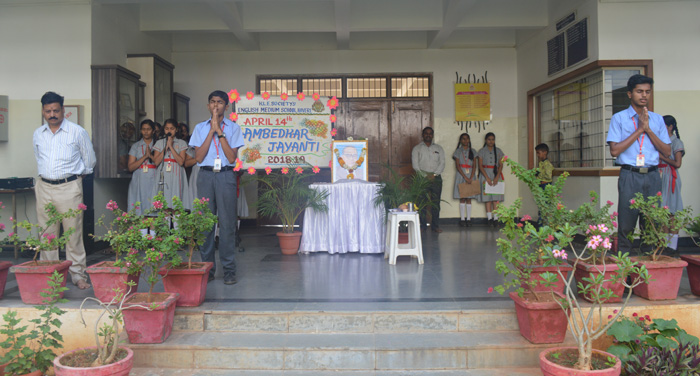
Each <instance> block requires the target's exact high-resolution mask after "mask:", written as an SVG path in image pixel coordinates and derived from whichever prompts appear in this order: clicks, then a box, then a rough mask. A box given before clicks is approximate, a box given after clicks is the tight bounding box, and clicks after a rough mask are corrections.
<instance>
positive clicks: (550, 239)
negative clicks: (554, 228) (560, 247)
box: [545, 234, 554, 242]
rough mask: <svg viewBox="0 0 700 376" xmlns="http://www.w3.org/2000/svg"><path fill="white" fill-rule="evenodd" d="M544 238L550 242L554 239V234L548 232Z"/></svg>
mask: <svg viewBox="0 0 700 376" xmlns="http://www.w3.org/2000/svg"><path fill="white" fill-rule="evenodd" d="M545 240H546V241H547V242H552V241H553V240H554V235H552V234H549V235H548V236H547V239H545Z"/></svg>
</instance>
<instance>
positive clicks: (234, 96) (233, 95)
mask: <svg viewBox="0 0 700 376" xmlns="http://www.w3.org/2000/svg"><path fill="white" fill-rule="evenodd" d="M228 99H229V100H230V101H231V102H238V101H240V100H241V96H240V94H238V90H236V89H233V90H231V91H229V92H228Z"/></svg>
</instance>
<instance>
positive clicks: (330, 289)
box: [0, 225, 697, 310]
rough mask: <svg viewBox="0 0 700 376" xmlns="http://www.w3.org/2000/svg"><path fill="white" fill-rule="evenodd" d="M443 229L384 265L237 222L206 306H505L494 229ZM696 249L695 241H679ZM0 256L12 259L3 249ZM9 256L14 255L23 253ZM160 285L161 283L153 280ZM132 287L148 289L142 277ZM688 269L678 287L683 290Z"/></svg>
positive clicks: (14, 294) (12, 293) (9, 291)
mask: <svg viewBox="0 0 700 376" xmlns="http://www.w3.org/2000/svg"><path fill="white" fill-rule="evenodd" d="M443 229H444V232H443V233H442V234H435V233H432V232H430V231H428V232H427V233H425V234H424V235H423V253H424V258H425V264H423V265H419V264H418V263H417V261H416V259H413V258H410V257H399V258H398V260H397V263H396V265H389V263H388V262H387V261H386V260H385V259H384V257H383V255H382V254H355V253H353V254H334V255H329V254H327V253H314V254H299V255H295V256H283V255H281V254H280V251H279V248H278V245H277V244H278V243H277V237H276V236H275V232H276V231H277V229H274V228H243V229H242V231H241V235H242V238H243V241H242V244H241V245H242V246H243V247H244V248H245V252H243V253H240V252H237V253H236V259H237V263H238V264H237V265H238V266H237V268H238V284H236V285H233V286H227V285H224V284H223V280H222V279H221V277H222V271H221V269H220V267H219V270H218V271H217V274H216V275H217V279H216V280H215V281H214V282H211V283H210V284H209V286H208V289H207V300H206V302H205V305H206V306H209V307H213V306H219V307H221V308H223V307H228V306H230V307H235V308H236V309H254V310H261V309H263V310H266V309H270V310H277V309H311V310H317V309H343V310H367V309H369V310H372V309H377V307H378V306H381V307H382V308H384V309H387V308H388V309H409V310H410V309H426V308H429V309H459V308H464V307H470V308H483V309H493V308H503V307H511V306H512V303H511V302H510V299H509V298H508V297H507V296H501V295H498V294H496V293H492V294H488V293H487V289H488V287H490V286H494V285H495V284H498V283H499V281H500V280H501V277H500V276H499V275H497V274H496V272H495V271H494V263H495V261H496V259H497V258H498V254H497V251H496V239H497V238H498V237H499V235H500V233H499V232H498V230H496V229H493V228H490V227H486V226H474V227H469V228H463V227H457V226H456V225H452V226H449V225H446V226H444V227H443ZM684 251H687V252H697V250H696V249H695V248H688V249H684ZM0 256H1V257H2V258H3V259H8V260H11V259H12V252H11V251H8V250H6V251H5V252H3V253H2V254H0ZM106 259H109V256H106V255H104V254H102V252H95V253H93V254H92V255H90V256H89V257H88V265H92V264H95V263H97V262H99V261H103V260H106ZM25 260H26V259H24V260H22V259H20V260H14V262H15V263H19V262H22V261H25ZM68 286H69V287H70V290H69V291H67V292H66V297H67V298H68V299H69V300H71V303H75V304H79V302H80V301H81V300H82V298H83V297H85V296H92V290H91V289H90V290H85V291H81V290H78V289H77V288H76V287H75V286H73V285H72V284H70V283H68ZM156 290H162V284H160V283H159V284H158V285H157V286H156ZM139 291H147V286H146V285H145V282H144V281H143V280H142V281H141V284H140V286H139ZM688 293H689V287H688V282H687V277H684V280H683V282H682V283H681V291H680V295H683V294H688ZM13 302H17V303H18V304H21V302H19V291H18V289H17V284H16V282H15V280H14V276H13V275H12V274H10V276H9V278H8V283H7V287H6V289H5V298H4V299H3V300H2V304H12V303H13Z"/></svg>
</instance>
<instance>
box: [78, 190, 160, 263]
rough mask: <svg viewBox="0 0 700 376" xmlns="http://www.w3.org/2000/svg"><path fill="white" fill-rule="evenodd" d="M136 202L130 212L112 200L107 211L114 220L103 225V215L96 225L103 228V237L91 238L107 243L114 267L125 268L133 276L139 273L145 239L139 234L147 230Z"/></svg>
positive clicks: (94, 236) (138, 204)
mask: <svg viewBox="0 0 700 376" xmlns="http://www.w3.org/2000/svg"><path fill="white" fill-rule="evenodd" d="M140 205H141V203H139V202H137V203H135V204H134V207H133V208H131V210H129V211H128V212H127V211H123V210H121V209H120V208H119V205H117V203H116V202H115V201H113V200H110V201H109V202H108V203H107V210H109V211H111V212H112V215H113V216H114V219H113V220H112V222H110V223H109V225H107V224H105V218H106V216H105V215H103V216H102V217H100V219H99V220H98V221H97V224H98V225H100V226H102V227H104V228H105V229H106V230H107V232H106V234H105V235H102V236H96V235H93V234H91V236H92V237H93V238H94V239H96V240H100V241H107V242H109V245H110V246H111V247H112V250H113V251H114V266H117V267H125V268H127V273H129V274H131V275H134V274H137V273H138V272H140V271H141V268H142V264H141V263H140V262H139V256H138V253H139V250H140V249H144V247H145V244H144V243H145V239H144V235H143V233H142V232H141V231H142V229H148V227H145V226H147V224H146V217H145V216H144V215H142V214H140V210H139V206H140Z"/></svg>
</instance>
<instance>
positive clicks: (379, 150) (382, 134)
mask: <svg viewBox="0 0 700 376" xmlns="http://www.w3.org/2000/svg"><path fill="white" fill-rule="evenodd" d="M337 126H338V136H337V138H336V139H337V140H347V139H348V137H352V138H353V139H355V140H357V139H359V138H366V139H367V144H368V149H369V150H368V154H369V158H368V162H369V166H368V167H369V170H368V175H369V180H370V181H379V180H380V178H381V174H382V165H383V164H385V163H390V158H391V153H390V152H389V150H390V148H389V147H390V138H391V137H390V135H391V129H390V127H389V102H388V101H355V102H345V103H343V104H342V107H341V111H340V114H339V115H338V124H337Z"/></svg>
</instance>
